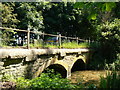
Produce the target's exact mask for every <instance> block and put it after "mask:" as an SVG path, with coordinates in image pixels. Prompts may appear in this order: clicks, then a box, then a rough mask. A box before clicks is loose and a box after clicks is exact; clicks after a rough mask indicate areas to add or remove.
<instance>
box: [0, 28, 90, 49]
mask: <svg viewBox="0 0 120 90" xmlns="http://www.w3.org/2000/svg"><path fill="white" fill-rule="evenodd" d="M7 29H8V30H14V31H17V32H24V33H26V34H27V49H30V34H31V33H32V34H38V35H43V37H44V36H51V37H58V44H59V47H61V40H62V39H61V38H64V39H72V40H75V41H76V42H77V43H78V42H79V41H83V42H89V40H84V39H80V38H78V37H66V36H62V35H61V34H58V35H53V34H47V33H42V32H34V31H30V30H29V29H28V30H21V29H13V28H6V27H0V30H7Z"/></svg>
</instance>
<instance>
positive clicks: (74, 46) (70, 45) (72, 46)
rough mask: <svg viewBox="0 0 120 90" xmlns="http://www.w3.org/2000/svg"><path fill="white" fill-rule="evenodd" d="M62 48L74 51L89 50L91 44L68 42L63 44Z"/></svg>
mask: <svg viewBox="0 0 120 90" xmlns="http://www.w3.org/2000/svg"><path fill="white" fill-rule="evenodd" d="M61 47H62V48H68V49H69V48H70V49H74V48H88V47H89V44H88V43H80V44H77V43H76V42H68V43H63V44H62V45H61Z"/></svg>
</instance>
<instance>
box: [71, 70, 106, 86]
mask: <svg viewBox="0 0 120 90" xmlns="http://www.w3.org/2000/svg"><path fill="white" fill-rule="evenodd" d="M106 72H107V71H76V72H73V73H72V75H71V79H70V80H71V83H74V84H76V83H83V84H84V85H88V84H95V85H98V84H99V82H100V76H103V77H105V76H106Z"/></svg>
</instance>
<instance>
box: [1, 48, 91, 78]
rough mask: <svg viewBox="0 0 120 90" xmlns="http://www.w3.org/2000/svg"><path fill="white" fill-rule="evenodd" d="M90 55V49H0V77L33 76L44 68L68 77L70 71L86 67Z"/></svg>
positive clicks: (37, 74)
mask: <svg viewBox="0 0 120 90" xmlns="http://www.w3.org/2000/svg"><path fill="white" fill-rule="evenodd" d="M90 56H91V50H90V49H0V78H2V77H3V76H4V75H12V76H15V77H21V76H22V77H26V78H34V77H37V76H39V75H40V74H41V73H42V72H43V71H44V70H45V69H46V68H50V69H54V70H55V71H58V72H59V73H60V74H61V75H62V77H63V78H65V77H70V76H71V72H73V71H77V70H81V69H85V68H86V65H87V63H88V61H89V59H90Z"/></svg>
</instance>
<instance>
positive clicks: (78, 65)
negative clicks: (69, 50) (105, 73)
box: [71, 59, 85, 72]
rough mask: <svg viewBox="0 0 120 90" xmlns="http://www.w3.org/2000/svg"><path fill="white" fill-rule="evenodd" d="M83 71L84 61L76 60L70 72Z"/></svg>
mask: <svg viewBox="0 0 120 90" xmlns="http://www.w3.org/2000/svg"><path fill="white" fill-rule="evenodd" d="M84 69H85V61H84V60H83V59H77V60H75V61H74V62H73V64H72V67H71V72H74V71H80V70H84Z"/></svg>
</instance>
